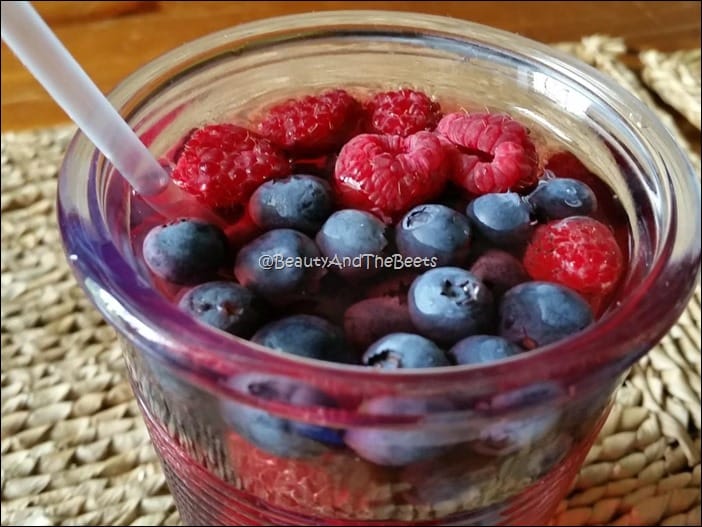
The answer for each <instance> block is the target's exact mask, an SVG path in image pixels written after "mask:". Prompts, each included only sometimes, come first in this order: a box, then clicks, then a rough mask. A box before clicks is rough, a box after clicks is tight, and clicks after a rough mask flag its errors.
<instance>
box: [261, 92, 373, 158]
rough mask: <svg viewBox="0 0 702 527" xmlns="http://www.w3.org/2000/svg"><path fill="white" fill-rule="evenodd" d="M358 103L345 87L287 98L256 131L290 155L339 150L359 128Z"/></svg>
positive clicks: (267, 115) (263, 120)
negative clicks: (343, 88) (296, 97)
mask: <svg viewBox="0 0 702 527" xmlns="http://www.w3.org/2000/svg"><path fill="white" fill-rule="evenodd" d="M360 118H361V105H360V103H359V102H358V101H357V100H356V99H354V97H353V96H351V95H350V94H349V93H348V92H346V91H345V90H328V91H325V92H323V93H320V94H318V95H307V96H305V97H301V98H298V99H288V100H286V101H283V102H281V103H279V104H277V105H275V106H273V107H272V108H269V109H268V111H267V112H266V114H265V116H264V117H263V119H262V120H261V122H260V123H259V124H258V132H259V133H260V134H261V135H262V136H264V137H266V138H268V139H269V140H270V141H271V142H273V143H274V144H275V145H277V146H279V147H280V148H282V149H283V150H285V151H287V152H289V153H291V154H293V155H315V154H323V153H327V152H330V151H332V150H335V149H338V148H340V147H341V145H343V144H344V142H346V141H347V140H348V139H349V138H350V137H351V136H352V135H353V133H354V132H355V131H356V130H357V129H358V126H359V122H360Z"/></svg>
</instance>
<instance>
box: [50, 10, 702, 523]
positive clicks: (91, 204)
mask: <svg viewBox="0 0 702 527" xmlns="http://www.w3.org/2000/svg"><path fill="white" fill-rule="evenodd" d="M397 85H410V86H414V87H417V88H419V89H422V90H424V91H426V92H428V93H431V94H433V95H435V96H436V97H437V98H438V99H440V100H446V101H458V102H461V101H466V100H467V101H472V102H473V103H476V104H478V105H480V106H483V107H487V108H490V109H493V110H504V111H507V112H509V113H511V114H512V115H514V116H515V117H516V118H518V119H520V120H522V121H524V122H526V123H528V124H529V126H530V127H532V128H533V129H535V130H539V131H540V132H541V133H542V134H544V135H546V136H548V137H550V138H551V140H552V141H553V142H554V144H558V145H560V146H562V147H563V148H565V149H568V150H570V151H572V152H573V153H575V154H576V155H578V157H580V158H581V159H583V160H586V162H587V163H588V165H589V168H590V169H591V170H592V171H593V172H595V173H597V174H598V175H599V176H600V177H601V178H602V179H603V180H604V181H605V182H606V183H607V184H608V185H610V187H611V188H612V189H613V191H614V192H615V193H616V195H617V197H618V198H619V200H620V202H621V205H622V207H623V209H624V211H625V213H626V219H627V221H628V223H629V225H628V228H629V230H630V233H631V243H630V247H629V253H630V254H629V267H628V270H627V273H626V277H625V279H624V283H623V286H622V287H621V289H620V292H619V296H618V298H617V299H616V302H615V305H614V307H613V308H612V309H610V311H609V312H608V313H607V314H606V315H605V316H603V317H602V319H601V320H599V321H598V322H597V323H596V324H595V325H594V326H592V327H590V328H589V329H587V330H586V331H584V332H582V333H580V334H578V335H577V336H575V337H573V338H571V339H568V340H567V341H564V342H560V343H557V344H554V345H551V346H548V347H545V348H543V349H541V350H538V351H535V352H532V353H528V354H523V355H520V356H518V357H516V358H513V359H509V360H504V361H500V362H497V363H494V364H491V365H487V366H480V367H477V366H470V367H469V366H462V367H451V368H440V369H431V370H428V369H425V370H400V371H396V372H385V371H377V370H367V369H363V368H362V367H356V366H343V365H337V364H326V363H320V362H317V361H313V360H308V359H302V358H297V357H293V356H280V355H276V354H273V353H271V352H269V351H267V350H265V349H263V348H260V347H257V346H254V345H252V344H251V343H249V342H246V341H244V340H241V339H238V338H235V337H229V336H224V335H222V334H219V333H217V332H214V331H211V330H208V329H207V328H205V327H203V326H202V325H200V324H198V323H196V322H194V321H193V320H192V319H190V318H189V317H188V316H187V315H186V314H184V313H182V312H180V311H179V310H178V309H177V308H176V306H174V305H172V304H171V303H170V302H168V301H167V300H165V299H164V297H162V296H161V295H160V294H159V293H158V292H157V291H156V290H155V289H154V287H153V286H152V284H151V283H150V282H149V280H148V278H147V276H148V275H147V273H146V272H145V269H144V268H143V265H142V263H141V261H140V258H139V254H138V251H137V250H135V249H134V247H135V246H136V245H135V244H133V243H132V242H133V239H134V237H135V236H138V233H139V230H140V229H142V230H143V229H144V228H146V226H148V221H149V220H148V218H149V215H150V212H151V211H149V210H148V207H147V206H146V205H145V204H144V203H143V202H142V201H141V199H140V198H139V197H138V196H135V195H134V193H133V192H131V190H130V189H129V188H128V186H127V185H126V183H125V182H124V180H123V179H122V178H121V177H120V176H119V174H117V173H116V172H115V170H114V168H113V167H112V166H111V165H110V164H109V163H108V162H107V161H106V160H105V159H104V157H103V156H102V155H101V154H99V153H98V152H97V151H96V150H95V148H94V147H93V145H92V144H90V143H89V142H88V140H87V139H86V138H85V137H84V136H83V135H82V134H80V133H79V134H78V135H77V136H76V137H75V139H74V141H73V142H72V144H71V145H70V148H69V150H68V152H67V154H66V158H65V162H64V164H63V167H62V170H61V174H60V179H59V196H58V204H59V220H60V227H61V232H62V235H63V241H64V246H65V251H66V254H67V258H68V261H69V262H70V264H71V266H72V269H73V271H74V273H75V275H76V277H77V279H78V280H79V282H80V283H81V285H82V286H83V288H84V289H85V291H86V293H87V295H88V296H89V297H90V298H91V299H92V301H93V302H94V303H95V305H96V306H97V308H98V309H99V310H100V311H101V313H102V314H103V315H104V317H105V319H106V320H107V321H108V322H109V323H110V324H111V325H112V326H113V327H114V328H115V329H116V330H117V332H118V334H119V337H120V339H121V342H122V344H123V347H124V353H125V357H126V361H127V365H128V371H129V376H130V380H131V383H132V386H133V389H134V392H135V394H136V397H137V399H138V401H139V404H140V407H141V409H142V412H143V416H144V419H145V421H146V423H147V425H148V428H149V432H150V434H151V437H152V439H153V442H154V445H155V447H156V450H157V452H158V454H159V456H160V458H161V460H162V464H163V468H164V470H165V473H166V476H167V480H168V484H169V486H170V488H171V490H172V492H173V494H174V496H175V500H176V503H177V506H178V509H179V511H180V513H181V516H182V518H183V521H184V522H185V523H187V524H191V525H203V524H209V525H236V524H240V525H254V524H276V525H317V524H321V523H327V524H330V525H351V524H353V525H359V524H366V523H368V524H370V523H379V522H380V523H382V524H384V525H391V524H441V525H478V524H488V525H499V524H510V525H521V524H524V525H526V524H538V523H540V522H545V521H547V520H548V518H549V516H550V514H551V513H552V512H553V511H554V509H555V507H556V506H557V504H558V502H559V501H560V500H561V499H562V498H563V497H564V495H565V494H566V493H567V491H568V489H569V485H570V484H571V482H572V480H573V479H574V477H575V475H576V474H577V471H578V469H579V466H580V464H581V463H582V461H583V459H584V457H585V455H586V453H587V451H588V449H589V448H590V446H591V444H592V442H593V441H594V438H595V436H596V434H597V432H598V430H599V428H600V426H601V424H602V422H603V420H604V418H605V417H606V413H607V411H608V408H609V404H610V397H611V396H612V395H613V393H614V391H615V389H616V388H617V386H618V384H619V382H620V381H621V379H622V376H623V375H624V374H625V372H626V370H627V368H628V367H629V366H630V365H631V364H633V363H634V362H635V361H636V360H637V359H638V358H640V357H641V356H642V355H643V354H645V353H646V352H647V350H649V349H650V348H651V347H652V346H653V345H654V344H655V343H656V342H657V341H658V340H659V339H660V338H661V337H662V336H663V335H664V334H665V332H666V331H667V330H668V329H669V328H670V327H671V325H672V324H673V323H674V322H675V320H676V318H677V317H678V316H679V315H680V313H681V312H682V310H683V309H684V307H685V305H686V304H687V301H688V298H689V296H690V294H691V292H692V291H693V288H694V284H695V282H696V280H697V279H698V277H699V263H700V223H699V216H700V215H699V212H700V190H699V186H698V183H697V181H696V178H695V177H694V174H693V171H692V168H691V167H690V165H689V164H688V162H687V161H686V159H685V157H684V154H683V153H682V152H681V151H680V149H679V148H678V146H677V145H676V144H675V142H674V141H673V139H672V138H671V136H670V135H669V134H668V133H667V131H666V130H665V129H664V127H663V126H662V125H661V123H660V122H659V121H658V120H657V119H656V118H655V116H654V115H652V113H651V112H650V111H649V110H648V109H647V108H645V107H644V106H643V105H642V104H641V103H640V102H639V101H638V100H636V99H635V98H634V97H632V96H631V95H630V94H628V93H626V92H625V91H624V90H622V88H620V87H619V86H617V85H616V84H615V83H614V82H612V81H611V80H609V79H606V78H605V77H603V76H602V75H601V74H600V73H598V72H597V71H595V70H593V69H591V68H589V67H587V66H585V65H583V64H580V63H579V62H577V61H576V60H574V59H573V58H571V57H569V56H566V55H565V54H562V53H560V52H557V51H555V50H553V49H551V48H549V47H546V46H544V45H541V44H538V43H535V42H532V41H529V40H526V39H523V38H521V37H518V36H515V35H512V34H508V33H504V32H501V31H497V30H494V29H490V28H487V27H483V26H479V25H475V24H471V23H468V22H464V21H460V20H454V19H447V18H440V17H432V16H426V15H419V14H410V13H393V12H382V11H366V12H362V11H358V12H352V11H348V12H342V11H338V12H326V13H314V14H305V15H297V16H292V17H284V18H277V19H269V20H264V21H260V22H256V23H252V24H246V25H243V26H239V27H235V28H232V29H230V30H227V31H223V32H219V33H216V34H213V35H211V36H207V37H205V38H202V39H199V40H197V41H195V42H192V43H188V44H186V45H184V46H182V47H180V48H178V49H176V50H174V51H172V52H170V53H168V54H166V55H165V56H163V57H161V58H159V59H157V60H155V61H154V62H152V63H150V64H148V65H146V66H144V67H143V68H141V69H140V70H139V71H137V72H136V73H134V74H133V75H132V76H130V77H129V78H127V79H126V80H125V81H124V82H123V83H122V84H120V85H119V86H118V87H117V88H116V89H115V90H114V91H113V92H112V94H111V95H110V97H111V100H112V102H113V103H114V104H115V106H116V107H117V108H118V109H119V110H120V112H121V114H122V115H124V116H125V118H126V119H127V120H128V122H129V123H130V124H131V126H132V127H133V128H134V129H135V130H136V131H137V132H138V133H139V134H140V135H141V137H142V138H143V140H144V142H145V143H146V144H147V145H148V146H149V147H150V148H151V150H152V151H153V152H154V154H155V155H157V156H161V157H163V156H167V155H168V152H169V150H170V149H171V148H172V147H173V145H176V144H177V143H178V142H179V141H180V140H181V139H182V138H183V137H184V136H186V134H187V133H188V131H190V130H191V129H192V128H194V127H197V126H200V125H203V124H205V123H210V122H218V121H225V120H235V121H237V122H241V123H246V120H247V119H248V118H249V116H250V115H251V114H252V112H255V111H256V109H257V108H259V107H260V106H261V105H262V104H265V103H266V102H268V101H271V100H274V99H279V98H282V97H288V96H291V95H296V94H299V93H305V92H310V91H315V90H318V89H321V88H324V87H338V86H344V87H349V88H354V89H376V88H382V87H394V86H397ZM291 386H292V387H293V388H290V387H291ZM271 387H272V388H271ZM261 388H264V389H261ZM268 389H273V390H274V391H275V390H279V391H285V390H287V389H296V390H297V389H301V390H308V391H310V392H314V393H318V392H323V393H324V394H326V396H328V397H333V398H334V400H335V401H336V404H335V407H333V408H332V407H328V406H320V405H319V404H318V403H314V404H313V403H311V402H310V403H309V404H308V403H300V402H297V403H296V404H292V403H288V402H286V401H284V400H271V399H270V398H267V397H266V396H265V394H266V393H267V390H268ZM380 396H391V397H392V396H394V397H399V396H401V397H403V398H414V399H422V400H424V401H425V403H426V404H425V405H424V406H426V407H427V408H431V409H432V411H427V412H422V413H421V415H416V414H413V415H406V414H405V415H401V414H398V413H397V412H385V413H379V414H377V415H369V414H368V413H363V412H362V411H359V406H360V405H361V404H362V403H363V402H364V401H367V400H369V399H372V398H377V397H380ZM427 399H428V400H429V401H430V402H427V401H426V400H427ZM447 399H450V400H451V401H454V402H456V401H458V403H457V404H455V405H453V406H451V408H450V409H448V410H447V407H446V405H443V404H442V401H446V400H447ZM305 400H314V401H319V399H318V398H315V397H311V398H306V399H305ZM434 403H436V404H434ZM315 404H316V405H315ZM420 406H421V405H420ZM350 430H353V431H354V433H358V431H359V430H360V431H361V432H362V433H365V434H367V437H369V438H372V441H378V442H379V443H378V444H380V443H382V445H383V447H385V448H390V449H406V450H408V451H409V452H410V454H411V453H412V452H416V451H422V452H425V454H426V455H424V456H419V457H418V458H417V457H412V455H409V458H411V459H410V461H412V462H410V463H408V464H406V465H404V466H394V467H384V466H379V465H377V464H374V463H371V462H368V461H364V460H363V459H361V458H359V457H358V456H357V455H355V454H354V453H353V452H352V451H351V450H349V449H348V448H345V447H344V446H343V441H341V442H339V441H337V440H338V439H339V438H342V437H343V434H345V433H346V434H348V432H349V431H350ZM320 434H321V435H320ZM321 436H324V439H320V437H321ZM369 441H371V440H369ZM409 458H408V459H409Z"/></svg>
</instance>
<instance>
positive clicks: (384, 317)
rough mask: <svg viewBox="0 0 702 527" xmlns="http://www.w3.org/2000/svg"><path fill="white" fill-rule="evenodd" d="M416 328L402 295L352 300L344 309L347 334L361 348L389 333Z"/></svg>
mask: <svg viewBox="0 0 702 527" xmlns="http://www.w3.org/2000/svg"><path fill="white" fill-rule="evenodd" d="M405 298H406V296H405ZM413 331H414V326H413V325H412V321H411V320H410V317H409V310H408V309H407V304H404V303H402V302H401V301H400V298H399V297H378V298H367V299H365V300H361V301H360V302H357V303H355V304H353V305H352V306H350V307H349V308H348V309H347V310H346V312H345V313H344V332H345V333H346V337H347V338H348V339H349V342H351V343H352V344H353V345H354V346H356V347H357V348H359V349H366V348H367V347H368V346H370V345H371V344H373V343H374V342H375V341H376V340H378V339H380V338H381V337H384V336H385V335H388V334H390V333H412V332H413Z"/></svg>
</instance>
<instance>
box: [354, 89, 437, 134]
mask: <svg viewBox="0 0 702 527" xmlns="http://www.w3.org/2000/svg"><path fill="white" fill-rule="evenodd" d="M366 111H367V113H368V131H369V132H371V133H376V134H391V135H401V136H403V137H406V136H408V135H411V134H415V133H417V132H421V131H423V130H427V131H431V130H434V128H436V125H437V124H438V122H439V119H441V106H440V105H439V103H437V102H435V101H433V100H431V99H430V98H429V96H427V95H426V94H425V93H422V92H420V91H416V90H410V89H408V88H404V89H401V90H396V91H387V92H382V93H378V94H377V95H375V96H374V97H373V98H372V99H371V100H370V101H369V102H368V104H367V105H366Z"/></svg>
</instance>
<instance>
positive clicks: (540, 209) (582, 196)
mask: <svg viewBox="0 0 702 527" xmlns="http://www.w3.org/2000/svg"><path fill="white" fill-rule="evenodd" d="M526 199H527V201H528V202H529V204H530V205H531V206H532V208H533V209H534V211H535V212H536V214H537V215H538V216H539V217H540V218H542V219H552V220H555V219H562V218H568V217H569V216H587V215H588V214H592V213H593V212H595V210H597V197H596V196H595V193H594V192H593V191H592V189H591V188H590V187H589V186H587V185H586V184H585V183H583V182H582V181H578V180H577V179H569V178H556V177H554V178H551V179H542V180H541V181H540V182H539V184H538V185H537V187H536V188H535V189H534V190H533V191H532V192H531V194H529V195H528V196H527V198H526Z"/></svg>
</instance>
